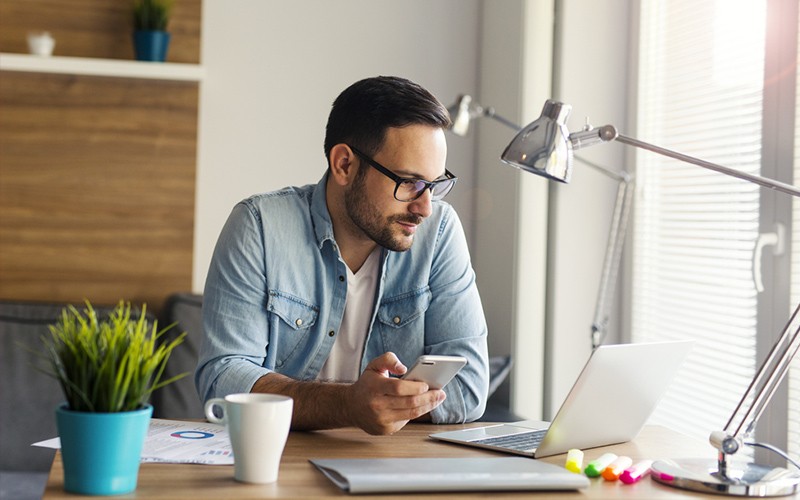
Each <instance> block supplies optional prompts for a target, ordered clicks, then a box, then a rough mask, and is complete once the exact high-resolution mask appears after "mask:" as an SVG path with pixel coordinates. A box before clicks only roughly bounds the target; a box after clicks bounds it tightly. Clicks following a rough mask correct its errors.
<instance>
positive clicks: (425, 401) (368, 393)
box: [347, 352, 446, 434]
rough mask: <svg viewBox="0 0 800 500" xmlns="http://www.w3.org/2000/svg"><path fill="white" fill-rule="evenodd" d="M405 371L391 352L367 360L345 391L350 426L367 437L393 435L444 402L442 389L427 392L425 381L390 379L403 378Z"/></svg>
mask: <svg viewBox="0 0 800 500" xmlns="http://www.w3.org/2000/svg"><path fill="white" fill-rule="evenodd" d="M406 370H407V368H406V367H405V366H404V365H403V364H402V363H401V362H400V360H399V359H397V356H395V354H394V353H391V352H387V353H385V354H383V355H381V356H379V357H377V358H375V359H373V360H372V361H370V363H369V364H368V365H367V368H366V369H365V370H364V373H362V374H361V377H359V379H358V380H357V381H356V382H355V383H354V384H353V385H351V386H350V387H349V390H348V391H347V411H348V417H349V420H350V421H351V422H352V424H353V425H356V426H358V427H361V428H362V429H364V430H365V431H366V432H368V433H370V434H393V433H395V432H397V431H399V430H400V429H402V428H403V426H405V425H406V424H407V423H408V422H409V420H414V419H415V418H418V417H421V416H422V415H425V414H427V413H429V412H430V411H431V410H433V409H434V408H436V407H437V406H439V404H441V403H442V401H444V399H445V397H446V396H445V393H444V391H442V390H436V389H433V390H429V389H428V385H427V384H426V383H424V382H416V381H413V380H401V379H398V378H391V377H390V376H389V375H390V374H392V375H402V374H404V373H405V372H406Z"/></svg>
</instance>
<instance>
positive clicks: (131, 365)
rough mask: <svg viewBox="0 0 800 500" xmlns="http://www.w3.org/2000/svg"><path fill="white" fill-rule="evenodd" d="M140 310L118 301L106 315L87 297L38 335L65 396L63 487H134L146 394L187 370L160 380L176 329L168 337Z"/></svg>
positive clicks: (117, 490)
mask: <svg viewBox="0 0 800 500" xmlns="http://www.w3.org/2000/svg"><path fill="white" fill-rule="evenodd" d="M145 312H146V305H143V306H142V310H141V313H139V314H137V313H136V312H135V311H133V312H132V311H131V306H130V304H129V303H127V304H126V303H123V302H120V303H119V304H118V305H117V306H116V307H114V308H113V310H112V311H111V313H110V314H109V315H108V316H107V317H103V318H101V317H98V313H97V312H96V311H95V310H94V308H92V305H91V304H90V303H89V302H88V301H87V302H86V308H85V309H84V311H83V312H81V311H79V310H78V309H77V308H75V307H73V306H69V307H68V308H66V309H64V310H63V311H62V313H61V317H60V318H59V319H58V321H57V322H56V323H55V324H53V325H51V326H50V335H43V336H42V342H43V344H44V348H45V349H44V353H43V357H44V359H45V367H44V370H45V372H46V373H48V374H49V375H52V376H53V377H55V378H56V379H57V380H58V382H59V383H60V384H61V388H62V390H63V391H64V395H65V396H66V400H67V401H66V403H64V404H62V405H60V406H59V407H58V408H57V409H56V423H57V425H58V434H59V437H60V438H61V454H62V459H63V462H64V489H65V490H66V491H69V492H72V493H81V494H89V495H117V494H124V493H129V492H131V491H133V490H135V489H136V481H137V478H138V474H139V462H140V460H141V452H142V447H143V445H144V439H145V437H146V435H147V429H148V427H149V424H150V417H151V416H152V414H153V407H152V406H151V405H150V404H149V403H148V400H149V397H150V394H151V393H152V392H153V391H154V390H156V389H158V388H160V387H163V386H165V385H167V384H169V383H171V382H173V381H175V380H178V379H179V378H181V377H183V376H185V375H186V374H185V373H184V374H181V375H178V376H175V377H172V378H171V379H169V380H164V381H162V380H161V375H162V374H163V372H164V368H165V366H166V363H167V360H168V359H169V356H170V354H171V352H172V350H173V349H174V348H175V347H176V346H178V345H179V344H180V343H181V342H183V338H184V337H185V335H186V333H185V332H184V333H182V334H181V335H179V336H178V337H176V338H175V339H174V340H173V341H171V342H169V343H163V342H160V340H159V339H160V337H161V336H162V335H163V334H164V333H165V332H166V331H167V330H169V328H171V326H170V327H167V328H164V329H162V330H160V331H159V330H158V329H157V322H156V321H153V322H152V324H151V322H150V321H148V320H147V319H146V316H145Z"/></svg>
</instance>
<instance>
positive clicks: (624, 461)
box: [600, 457, 633, 481]
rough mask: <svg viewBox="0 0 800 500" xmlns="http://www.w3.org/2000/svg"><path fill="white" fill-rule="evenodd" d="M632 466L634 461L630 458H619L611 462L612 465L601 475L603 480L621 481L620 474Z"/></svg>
mask: <svg viewBox="0 0 800 500" xmlns="http://www.w3.org/2000/svg"><path fill="white" fill-rule="evenodd" d="M631 464H633V460H631V458H630V457H619V458H617V459H616V460H614V461H613V462H611V465H609V466H608V467H606V468H605V470H604V471H603V472H602V473H601V474H600V475H602V476H603V479H605V480H606V481H616V480H617V479H619V476H620V474H622V473H623V472H624V471H625V470H626V469H627V468H628V467H630V466H631Z"/></svg>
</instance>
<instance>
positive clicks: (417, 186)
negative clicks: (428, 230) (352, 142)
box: [350, 146, 458, 202]
mask: <svg viewBox="0 0 800 500" xmlns="http://www.w3.org/2000/svg"><path fill="white" fill-rule="evenodd" d="M350 149H352V150H353V152H354V153H355V154H357V155H358V156H359V157H360V158H361V159H362V160H364V161H365V162H367V163H369V165H370V166H371V167H372V168H374V169H375V170H377V171H378V172H380V173H382V174H383V175H385V176H386V177H388V178H390V179H391V180H393V181H394V182H395V187H394V199H395V200H397V201H403V202H410V201H414V200H416V199H417V198H419V197H420V196H422V194H423V193H424V192H425V190H426V189H430V190H431V200H433V201H437V200H441V199H442V198H444V197H445V196H447V193H449V192H450V190H451V189H453V186H455V184H456V181H457V180H458V178H457V177H456V176H455V175H453V174H452V173H451V172H450V171H449V170H447V169H445V171H444V175H445V178H444V179H439V180H435V181H431V182H428V181H426V180H422V179H413V178H408V177H400V176H399V175H397V174H395V173H394V172H392V171H391V170H389V169H388V168H386V167H384V166H383V165H381V164H380V163H378V162H377V161H375V160H373V159H372V158H370V157H369V156H367V155H366V154H364V153H362V152H361V151H359V150H358V149H357V148H355V147H353V146H350Z"/></svg>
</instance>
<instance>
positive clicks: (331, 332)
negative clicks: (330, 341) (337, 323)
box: [328, 330, 336, 337]
mask: <svg viewBox="0 0 800 500" xmlns="http://www.w3.org/2000/svg"><path fill="white" fill-rule="evenodd" d="M334 335H336V332H334V331H333V330H331V331H329V332H328V337H333V336H334Z"/></svg>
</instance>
